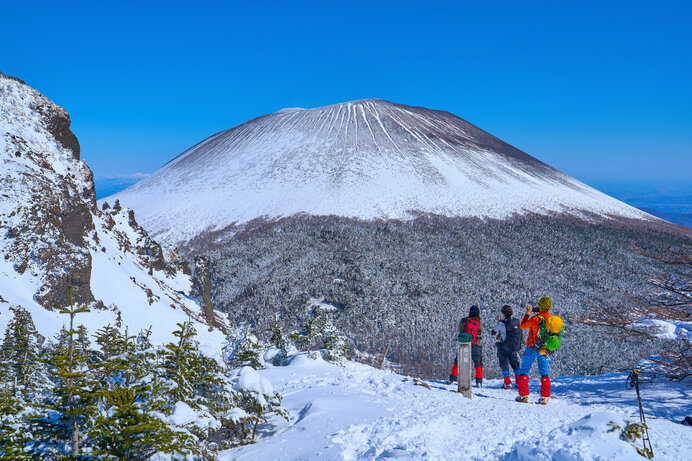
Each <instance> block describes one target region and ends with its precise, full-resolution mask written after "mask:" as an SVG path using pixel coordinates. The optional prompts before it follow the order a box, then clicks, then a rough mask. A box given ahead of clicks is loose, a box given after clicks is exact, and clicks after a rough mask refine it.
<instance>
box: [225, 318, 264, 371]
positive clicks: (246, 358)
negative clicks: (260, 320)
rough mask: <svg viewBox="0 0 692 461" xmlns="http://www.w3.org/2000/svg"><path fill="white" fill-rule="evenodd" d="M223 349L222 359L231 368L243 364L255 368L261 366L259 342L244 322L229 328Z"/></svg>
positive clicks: (242, 365)
mask: <svg viewBox="0 0 692 461" xmlns="http://www.w3.org/2000/svg"><path fill="white" fill-rule="evenodd" d="M223 351H224V359H225V361H226V363H227V364H228V366H229V367H230V368H231V369H233V368H239V367H244V366H250V367H252V368H254V369H256V370H258V369H260V368H262V362H261V358H260V352H261V345H260V342H259V340H258V339H257V336H255V335H254V334H253V333H252V332H251V331H250V325H248V324H246V323H243V324H240V325H237V326H235V327H233V328H231V330H230V332H229V333H228V335H227V337H226V344H225V345H224V348H223Z"/></svg>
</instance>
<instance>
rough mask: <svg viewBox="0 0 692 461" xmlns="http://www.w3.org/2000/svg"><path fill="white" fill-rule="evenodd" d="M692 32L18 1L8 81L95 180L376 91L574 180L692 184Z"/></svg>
mask: <svg viewBox="0 0 692 461" xmlns="http://www.w3.org/2000/svg"><path fill="white" fill-rule="evenodd" d="M140 3H142V4H141V5H140ZM144 3H146V5H144ZM481 4H482V5H481ZM690 23H692V6H690V2H683V1H680V2H674V1H665V2H651V1H646V2H644V1H642V2H638V1H586V0H581V1H575V2H566V1H565V2H562V1H541V2H538V1H530V0H522V1H517V0H514V1H507V2H478V1H474V2H461V1H457V2H449V3H446V2H445V3H436V2H420V1H417V2H410V3H409V2H405V1H398V2H391V3H385V2H377V1H372V0H371V1H367V2H359V1H347V2H325V1H320V2H317V1H316V2H300V1H291V2H265V1H252V2H205V1H196V2H189V4H183V3H179V2H175V1H168V2H128V1H118V2H108V1H105V2H95V1H90V2H43V1H33V2H18V1H15V2H6V3H5V4H3V6H2V9H1V11H0V30H2V35H3V38H2V40H1V41H0V71H2V72H4V73H6V74H9V75H14V76H17V77H19V78H22V79H24V80H25V81H26V82H27V83H28V84H30V85H31V86H33V87H35V88H37V89H38V90H39V91H41V92H42V93H44V94H46V95H47V96H48V97H49V98H51V99H53V100H54V101H56V102H57V103H58V104H60V105H62V106H63V107H65V108H66V109H67V110H68V111H69V113H70V114H71V117H72V120H73V130H74V131H75V133H76V134H77V136H78V137H79V140H80V142H81V145H82V152H83V158H84V159H86V160H87V162H88V163H89V164H90V166H91V167H92V169H93V170H94V172H95V175H96V176H97V177H104V176H108V175H125V174H131V173H135V172H152V171H154V170H155V169H156V168H158V167H159V166H161V165H162V164H163V163H165V162H166V161H168V160H170V159H171V158H173V157H174V156H176V155H178V154H179V153H180V152H182V151H183V150H185V149H186V148H187V147H189V146H191V145H193V144H195V143H196V142H198V141H200V140H202V139H204V138H206V137H207V136H209V135H211V134H213V133H215V132H217V131H220V130H223V129H226V128H230V127H232V126H234V125H236V124H238V123H241V122H243V121H245V120H247V119H250V118H252V117H255V116H258V115H261V114H265V113H269V112H274V111H276V110H278V109H280V108H282V107H296V106H297V107H315V106H321V105H326V104H332V103H338V102H343V101H347V100H354V99H361V98H372V97H377V98H382V99H387V100H391V101H395V102H399V103H403V104H410V105H421V106H426V107H430V108H434V109H444V110H448V111H450V112H452V113H454V114H456V115H459V116H460V117H462V118H464V119H466V120H468V121H470V122H472V123H474V124H476V125H478V126H479V127H481V128H483V129H485V130H486V131H489V132H490V133H492V134H494V135H496V136H498V137H500V138H501V139H503V140H505V141H507V142H509V143H510V144H513V145H515V146H517V147H519V148H520V149H522V150H524V151H526V152H528V153H529V154H531V155H534V156H536V157H538V158H540V159H541V160H543V161H546V162H547V163H549V164H551V165H553V166H555V167H557V168H558V169H561V170H563V171H565V172H566V173H568V174H571V175H573V176H576V177H577V178H580V179H585V180H591V179H593V180H610V179H642V178H656V179H667V178H671V179H678V180H681V179H682V180H690V181H691V182H692V27H690Z"/></svg>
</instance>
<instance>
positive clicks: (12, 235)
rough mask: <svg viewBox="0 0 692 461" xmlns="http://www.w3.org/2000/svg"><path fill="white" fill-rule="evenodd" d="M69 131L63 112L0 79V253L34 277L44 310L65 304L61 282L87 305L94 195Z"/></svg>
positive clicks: (23, 87)
mask: <svg viewBox="0 0 692 461" xmlns="http://www.w3.org/2000/svg"><path fill="white" fill-rule="evenodd" d="M69 127H70V118H69V116H68V115H67V112H66V111H65V110H64V109H63V108H61V107H59V106H57V105H55V104H53V103H52V102H51V101H49V100H48V99H47V98H45V97H44V96H43V95H41V94H39V93H38V92H37V91H35V90H33V89H31V88H29V87H28V86H26V85H24V84H23V82H21V80H17V79H12V78H8V77H6V76H4V75H2V74H0V158H1V159H2V160H1V161H2V166H3V168H2V174H1V175H0V189H1V190H2V191H3V194H2V205H1V207H0V225H1V226H2V227H4V228H6V232H4V233H5V239H4V241H3V242H2V247H3V248H2V249H3V253H4V255H5V258H6V259H11V260H12V262H13V263H14V267H15V268H16V270H17V271H18V272H19V273H24V272H25V271H30V272H31V274H32V275H33V276H35V277H36V278H37V279H38V280H39V285H40V287H39V289H38V291H37V292H36V293H35V298H36V300H37V301H38V302H39V303H40V304H42V305H44V306H46V307H52V306H53V305H56V304H57V305H65V304H66V303H67V301H68V299H67V298H68V296H67V285H68V284H71V285H73V289H74V292H73V297H74V299H75V301H76V302H78V303H88V302H91V301H93V300H94V296H93V294H92V293H91V290H90V278H91V255H90V252H89V249H88V245H87V241H88V240H89V238H90V234H91V233H92V232H93V230H94V222H93V211H94V209H95V207H96V196H95V192H94V184H93V176H92V173H91V171H90V170H89V168H88V167H87V166H86V164H85V163H84V162H81V161H79V143H78V142H77V138H76V137H75V135H74V134H73V133H72V132H71V131H70V129H69Z"/></svg>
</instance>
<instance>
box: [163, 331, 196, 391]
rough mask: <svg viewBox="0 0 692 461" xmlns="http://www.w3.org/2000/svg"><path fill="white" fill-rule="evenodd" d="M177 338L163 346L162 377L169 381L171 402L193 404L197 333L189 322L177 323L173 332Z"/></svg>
mask: <svg viewBox="0 0 692 461" xmlns="http://www.w3.org/2000/svg"><path fill="white" fill-rule="evenodd" d="M173 335H174V336H175V337H176V338H178V341H177V342H175V343H168V344H166V345H165V346H164V350H163V353H162V354H161V355H162V362H163V363H162V369H163V372H164V377H165V378H166V379H167V380H168V383H169V386H168V387H169V391H168V392H169V394H170V396H171V398H172V400H173V403H175V402H177V401H182V402H185V403H187V404H188V405H195V402H194V400H195V399H194V396H195V389H194V382H195V380H196V376H195V374H196V373H197V372H198V371H199V370H196V369H195V365H196V362H197V355H198V354H197V342H196V341H195V339H194V337H195V336H196V335H197V332H196V331H195V328H194V326H193V325H192V323H191V322H183V323H178V329H177V330H176V331H174V332H173Z"/></svg>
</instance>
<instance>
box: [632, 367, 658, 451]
mask: <svg viewBox="0 0 692 461" xmlns="http://www.w3.org/2000/svg"><path fill="white" fill-rule="evenodd" d="M640 371H641V370H639V369H638V368H634V369H633V370H632V371H631V372H630V375H629V376H628V377H627V381H626V382H625V388H626V389H634V390H636V391H637V401H638V402H639V420H640V421H641V422H642V425H643V426H644V436H643V437H642V443H643V444H644V453H647V452H648V453H651V456H650V457H651V458H653V457H654V447H653V446H652V445H651V439H650V438H649V428H648V427H647V425H646V417H645V416H644V407H643V406H642V397H641V394H640V393H639V372H640ZM647 444H648V446H647Z"/></svg>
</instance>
